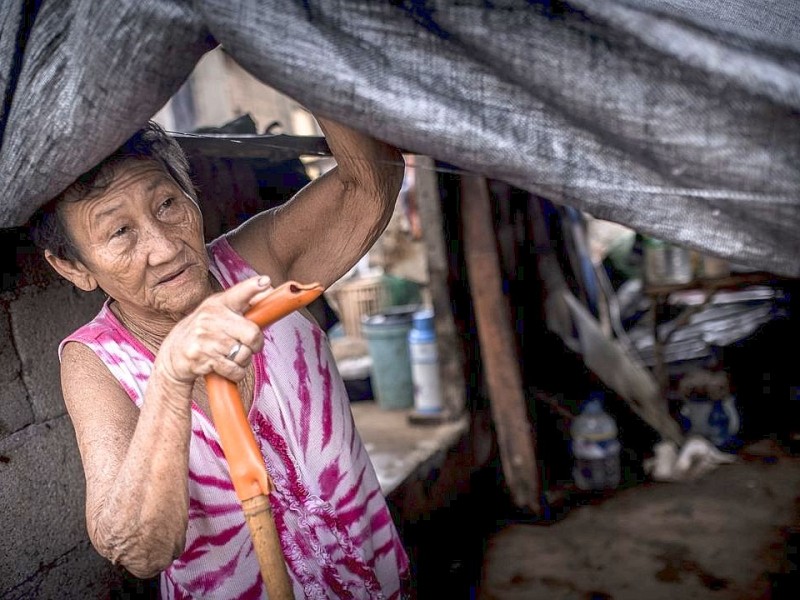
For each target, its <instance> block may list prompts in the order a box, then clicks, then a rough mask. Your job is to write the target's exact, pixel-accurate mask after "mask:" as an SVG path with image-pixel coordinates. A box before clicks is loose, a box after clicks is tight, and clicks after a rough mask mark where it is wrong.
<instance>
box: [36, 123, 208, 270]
mask: <svg viewBox="0 0 800 600" xmlns="http://www.w3.org/2000/svg"><path fill="white" fill-rule="evenodd" d="M131 159H134V160H151V161H154V162H155V163H157V164H158V165H159V166H160V167H161V168H162V169H164V171H165V172H166V173H168V174H169V175H170V177H172V179H174V180H175V183H177V184H178V186H179V187H180V188H181V189H182V190H183V192H184V193H185V194H186V195H188V196H189V197H190V198H192V199H194V200H196V199H197V197H196V193H195V189H194V185H193V184H192V180H191V178H190V176H189V162H188V160H187V159H186V155H185V154H184V153H183V150H182V149H181V147H180V146H179V145H178V143H177V142H176V141H175V140H174V139H173V138H172V137H170V136H169V135H168V134H167V132H165V131H164V130H163V129H162V128H161V127H160V126H159V125H158V124H157V123H154V122H153V121H150V122H148V123H147V125H145V126H144V127H143V128H142V129H140V130H139V131H137V132H136V133H134V134H133V135H132V136H131V137H130V138H129V139H128V141H126V142H125V143H124V144H122V145H121V146H120V147H119V148H117V149H116V150H115V151H114V152H113V153H112V154H110V155H109V156H107V157H106V158H105V159H103V160H102V161H101V162H100V163H99V164H97V165H96V166H94V167H92V168H91V169H89V170H88V171H86V173H84V174H83V175H81V176H80V177H78V178H77V179H76V180H75V181H74V182H73V183H72V184H71V185H70V186H69V187H68V188H67V189H65V190H64V191H63V192H61V193H60V194H59V195H58V196H56V197H55V198H53V199H52V200H51V201H50V202H48V203H47V204H45V205H44V206H43V207H41V208H40V209H39V210H38V211H36V213H35V214H34V215H33V217H31V220H30V221H29V225H30V233H31V238H32V239H33V242H34V243H35V244H36V245H37V246H38V247H39V248H41V249H42V250H49V251H50V252H51V253H52V254H53V255H54V256H56V257H57V258H61V259H64V260H76V259H79V258H80V256H79V254H78V250H77V248H76V247H75V243H74V242H73V240H72V239H71V238H70V236H69V232H68V231H67V229H66V227H65V225H64V221H63V217H62V211H61V208H60V207H62V206H63V205H64V203H65V202H79V201H81V200H85V199H87V198H90V197H92V196H93V195H94V194H96V193H98V192H101V191H102V190H104V189H106V188H107V187H108V186H109V185H110V183H111V181H112V180H113V178H114V175H115V172H114V170H115V167H117V166H118V165H119V164H120V163H122V162H125V161H127V160H131Z"/></svg>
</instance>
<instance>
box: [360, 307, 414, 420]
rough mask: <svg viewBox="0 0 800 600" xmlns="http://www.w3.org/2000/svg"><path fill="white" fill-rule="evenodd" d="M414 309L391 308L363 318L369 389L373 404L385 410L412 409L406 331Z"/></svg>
mask: <svg viewBox="0 0 800 600" xmlns="http://www.w3.org/2000/svg"><path fill="white" fill-rule="evenodd" d="M415 308H416V307H393V308H389V309H386V310H384V311H382V312H381V313H379V314H376V315H372V316H369V317H364V319H363V321H362V323H361V332H362V334H363V335H364V338H365V339H366V340H367V349H368V351H369V355H370V358H371V359H372V373H371V378H370V379H371V381H370V383H371V386H372V391H373V394H374V395H375V401H376V402H377V403H378V406H379V407H380V408H382V409H385V410H399V409H404V408H411V407H412V406H413V405H414V385H413V383H412V381H411V360H410V358H409V352H408V332H409V331H410V330H411V319H412V316H413V314H414V310H415Z"/></svg>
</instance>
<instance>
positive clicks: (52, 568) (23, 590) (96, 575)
mask: <svg viewBox="0 0 800 600" xmlns="http://www.w3.org/2000/svg"><path fill="white" fill-rule="evenodd" d="M121 581H122V577H121V574H120V572H119V570H118V569H116V568H115V567H114V566H113V565H112V564H111V563H110V562H108V561H107V560H106V559H104V558H103V557H101V556H100V555H99V554H97V552H95V550H94V548H92V546H91V544H89V542H88V541H87V542H85V543H82V544H80V545H79V546H77V547H76V548H74V549H73V550H72V551H70V552H68V553H67V554H64V555H63V556H60V557H58V558H57V559H56V560H55V561H53V562H51V563H46V564H43V565H42V566H41V568H40V570H39V571H38V572H37V573H36V574H34V575H33V576H32V577H30V578H29V579H26V580H25V581H21V582H17V583H16V584H15V585H14V586H13V587H11V588H8V589H6V590H3V589H2V584H0V594H1V595H2V597H3V598H5V599H7V600H28V599H29V598H58V599H59V600H85V599H86V598H109V597H111V594H110V591H111V590H118V589H120V587H121Z"/></svg>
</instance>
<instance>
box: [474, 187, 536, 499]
mask: <svg viewBox="0 0 800 600" xmlns="http://www.w3.org/2000/svg"><path fill="white" fill-rule="evenodd" d="M461 218H462V226H463V235H464V255H465V258H466V262H467V275H468V277H469V285H470V290H471V295H472V302H473V305H474V307H475V320H476V322H477V325H478V338H479V342H480V348H481V360H482V362H483V370H484V373H485V375H486V380H487V384H488V388H489V400H490V406H491V411H492V418H493V420H494V423H495V427H496V429H497V437H498V445H499V447H500V459H501V461H502V464H503V474H504V475H505V478H506V481H507V483H508V487H509V489H510V492H511V497H512V500H513V502H514V503H515V504H516V505H517V506H518V507H520V508H527V509H530V510H532V511H534V512H536V513H538V512H540V510H541V506H540V499H539V488H540V485H539V480H540V478H539V471H538V466H537V464H536V453H535V450H534V448H535V443H536V440H535V433H534V431H533V428H532V427H531V424H530V419H529V416H528V405H527V402H526V400H525V394H524V392H523V387H522V376H521V374H520V368H519V360H518V357H517V354H516V345H515V342H514V337H513V332H512V330H511V316H510V311H509V307H508V304H507V303H506V299H505V297H504V296H503V291H502V280H501V276H500V259H499V257H498V255H497V239H496V236H495V232H494V227H493V218H492V209H491V205H490V201H489V191H488V189H487V186H486V180H485V179H484V178H483V177H479V176H476V175H463V176H462V177H461Z"/></svg>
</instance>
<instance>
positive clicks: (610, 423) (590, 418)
mask: <svg viewBox="0 0 800 600" xmlns="http://www.w3.org/2000/svg"><path fill="white" fill-rule="evenodd" d="M617 433H618V430H617V423H616V421H614V418H613V417H612V416H611V415H609V414H608V413H607V412H606V411H605V410H604V409H603V396H602V394H599V393H598V394H592V395H591V396H590V397H589V399H588V400H587V402H586V403H585V404H584V406H583V409H582V410H581V412H580V414H579V415H578V416H577V417H575V419H574V420H573V421H572V426H571V427H570V435H571V437H572V454H573V459H574V466H573V471H572V475H573V478H574V480H575V485H576V486H577V487H578V488H579V489H582V490H607V489H614V488H616V487H617V486H618V485H619V482H620V477H621V469H620V456H619V455H620V450H621V446H620V443H619V440H618V439H617Z"/></svg>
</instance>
